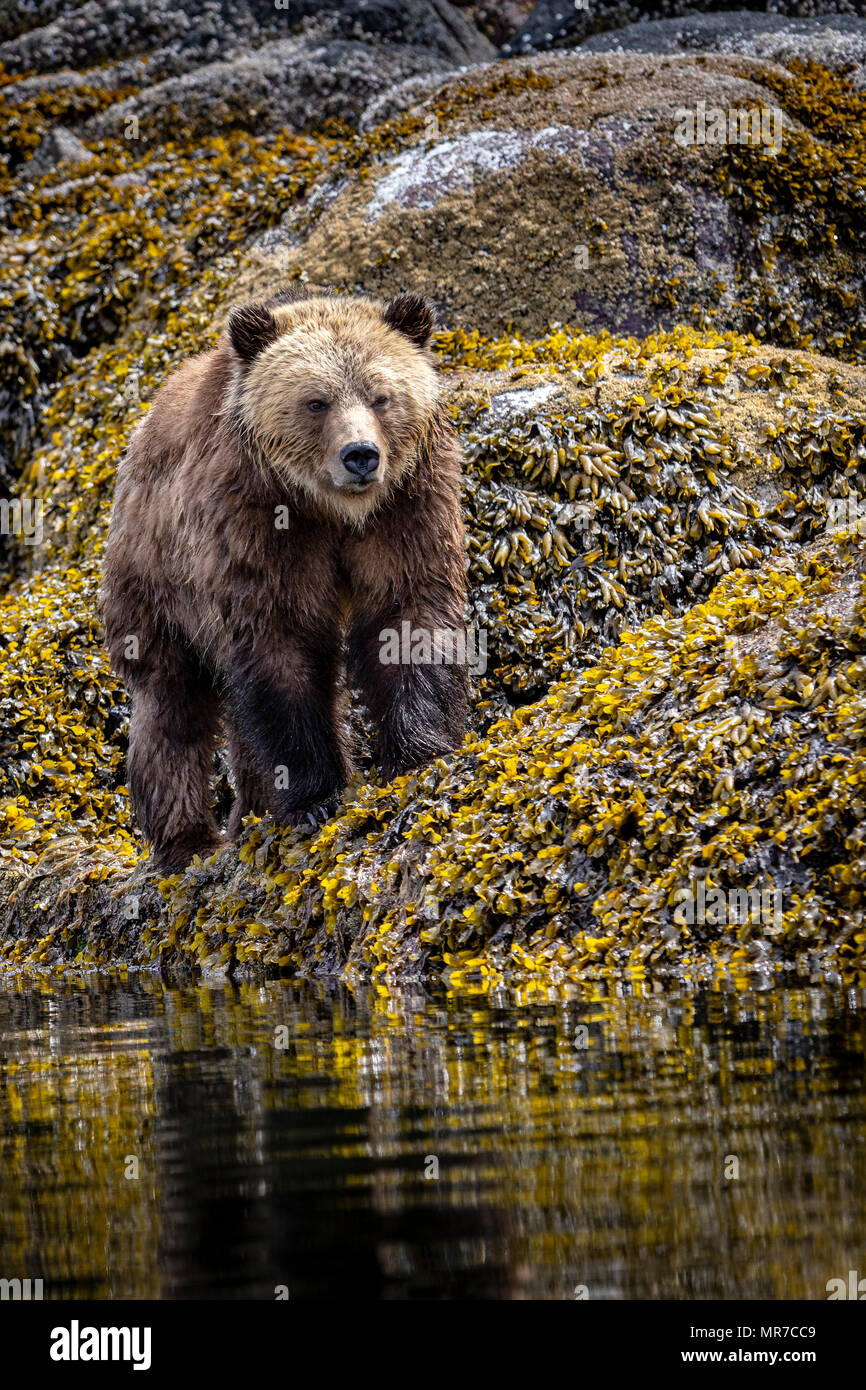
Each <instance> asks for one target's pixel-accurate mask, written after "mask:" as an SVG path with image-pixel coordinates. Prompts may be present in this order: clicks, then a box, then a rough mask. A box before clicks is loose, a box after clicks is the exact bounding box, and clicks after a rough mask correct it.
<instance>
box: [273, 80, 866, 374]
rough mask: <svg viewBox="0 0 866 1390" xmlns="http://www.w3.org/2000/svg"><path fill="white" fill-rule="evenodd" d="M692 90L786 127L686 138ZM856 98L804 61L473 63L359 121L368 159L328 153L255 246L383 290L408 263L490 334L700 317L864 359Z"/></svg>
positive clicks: (863, 222) (316, 276)
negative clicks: (369, 121)
mask: <svg viewBox="0 0 866 1390" xmlns="http://www.w3.org/2000/svg"><path fill="white" fill-rule="evenodd" d="M410 90H411V88H410ZM413 99H414V100H416V101H417V96H413ZM698 102H703V103H705V106H706V108H708V109H709V108H719V109H721V110H723V111H724V112H726V113H727V112H729V111H731V110H734V111H736V112H738V111H748V110H749V109H751V108H757V109H759V110H764V111H766V112H767V113H768V127H769V113H772V112H773V111H778V112H779V113H781V114H780V116H779V117H778V118H777V117H773V121H774V122H776V121H777V122H778V124H774V125H773V127H772V129H773V131H779V132H782V134H781V137H780V138H781V147H780V148H775V147H771V146H768V145H767V144H765V143H764V144H762V143H758V144H756V145H748V144H744V145H739V144H733V145H731V144H725V145H722V144H719V145H715V144H709V143H704V144H692V145H680V144H678V143H677V138H676V137H677V133H678V130H680V129H681V127H682V122H681V117H680V114H679V113H681V112H683V111H688V110H691V111H694V110H695V109H696V107H697V104H698ZM864 114H866V95H864V94H863V93H862V92H860V91H859V90H857V89H855V88H854V87H853V86H852V85H851V84H850V82H849V81H848V80H847V79H846V78H845V77H844V76H841V75H839V74H830V73H829V72H828V71H827V70H826V69H819V68H817V67H814V66H811V65H805V66H804V65H802V64H800V63H798V62H796V61H794V60H792V62H791V66H790V68H782V67H779V66H776V65H773V64H767V63H762V62H758V61H756V60H752V59H745V58H735V57H724V56H718V55H703V54H697V55H690V56H672V57H668V56H662V57H646V56H642V55H635V54H622V55H617V54H607V55H604V56H584V55H582V54H579V53H578V54H571V55H568V56H562V57H560V56H549V55H547V56H541V57H539V58H537V59H533V60H528V59H524V60H520V61H513V62H510V63H503V64H500V65H493V66H489V67H484V68H478V69H473V70H472V71H470V72H469V73H467V74H466V75H464V76H460V77H457V78H455V79H453V80H451V81H450V82H446V83H443V84H441V85H440V86H439V88H438V90H437V91H435V92H434V93H433V94H432V95H429V96H427V97H426V98H425V99H424V100H423V101H421V102H420V104H418V105H415V106H413V107H411V109H409V110H408V111H406V112H404V113H403V114H402V115H396V116H395V117H394V119H393V120H391V121H390V122H388V123H386V124H385V125H384V126H382V127H380V128H379V129H378V130H377V131H376V132H372V133H371V134H370V135H368V136H367V137H365V140H362V141H361V143H360V145H359V148H358V152H357V159H358V161H359V166H358V168H357V170H355V171H354V172H352V170H351V169H349V170H347V169H346V168H345V167H344V168H341V169H337V170H335V171H334V173H333V174H332V175H331V176H330V178H329V179H328V180H327V181H326V183H325V184H324V186H323V187H322V189H321V190H320V192H319V193H318V195H317V198H316V200H315V203H314V205H313V207H312V209H308V208H306V207H305V208H304V209H302V210H301V211H300V212H298V213H295V214H290V215H289V217H288V218H287V220H286V222H285V224H284V227H283V229H282V234H281V235H280V234H276V233H275V234H273V235H272V236H271V237H270V238H269V240H268V241H267V242H266V243H265V245H264V246H263V247H262V259H263V262H264V267H263V274H264V275H266V274H267V269H268V266H269V265H270V266H272V267H276V268H277V269H278V271H279V274H281V275H283V276H284V275H285V274H286V273H289V274H290V275H300V276H303V277H306V278H307V279H309V280H310V281H311V282H314V283H318V282H321V283H329V284H337V285H342V286H344V287H346V288H351V289H356V288H358V287H363V288H364V289H365V290H367V291H369V292H372V293H376V294H381V295H388V294H390V293H391V292H392V291H394V290H395V289H399V288H401V287H404V286H405V285H406V284H407V283H409V284H412V285H413V286H418V287H424V288H425V289H426V290H427V291H428V292H430V293H432V295H433V296H434V297H435V298H436V299H437V301H438V304H439V308H440V313H441V315H442V319H443V322H444V323H445V324H446V325H447V326H457V325H466V324H468V323H471V324H472V326H473V327H476V328H477V329H478V330H479V332H482V333H490V334H493V335H499V334H501V333H503V332H506V331H509V330H510V329H511V328H514V329H515V330H516V331H518V332H520V333H522V334H525V335H536V334H538V333H541V332H544V331H545V330H546V329H548V328H549V327H550V326H551V325H553V324H555V323H566V324H569V325H570V326H572V327H576V328H582V329H585V330H587V331H596V332H597V331H600V330H603V329H607V330H610V331H611V332H620V333H637V334H641V335H643V334H645V333H648V332H650V331H651V330H652V329H653V328H654V327H656V326H658V325H661V326H663V327H671V326H673V325H674V324H675V323H677V322H681V321H686V322H691V323H693V324H695V325H696V326H699V327H704V328H710V327H712V328H716V329H718V330H720V331H723V330H727V329H733V330H737V331H751V332H755V333H757V334H758V335H759V336H761V337H762V338H767V339H771V340H772V341H775V342H778V343H781V344H782V345H790V346H799V347H811V348H813V349H814V348H819V349H821V350H827V351H830V352H831V353H832V354H833V355H835V356H845V357H848V358H858V357H860V356H862V354H863V351H864V345H866V319H864V312H866V311H864V308H863V305H862V296H861V295H860V285H861V283H862V277H863V274H864V269H866V219H864V218H863V181H864V177H866V122H864ZM737 128H738V127H737ZM774 138H775V137H774ZM843 140H844V146H843V145H842V141H843ZM347 175H348V177H347Z"/></svg>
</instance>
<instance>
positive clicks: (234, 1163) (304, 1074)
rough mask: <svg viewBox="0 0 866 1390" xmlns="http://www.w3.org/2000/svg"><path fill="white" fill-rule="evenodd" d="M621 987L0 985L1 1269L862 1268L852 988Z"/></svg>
mask: <svg viewBox="0 0 866 1390" xmlns="http://www.w3.org/2000/svg"><path fill="white" fill-rule="evenodd" d="M636 990H637V992H635V993H633V994H631V995H627V996H625V997H623V996H621V995H620V996H619V997H618V996H617V995H616V994H615V993H611V994H609V995H605V994H604V993H603V992H601V993H599V994H598V997H595V998H592V997H590V996H589V995H587V997H585V998H577V997H575V998H573V999H571V1000H545V999H543V998H539V999H535V998H531V997H530V998H521V997H520V996H518V997H516V998H515V997H513V996H512V997H510V998H506V997H504V996H503V997H502V998H498V999H497V1000H495V1001H490V1000H488V999H485V998H484V997H478V998H471V997H470V998H463V999H455V998H450V997H446V996H445V995H442V996H441V997H435V996H430V995H423V994H418V995H406V996H401V997H400V998H397V999H389V998H388V997H386V996H385V995H384V994H380V993H377V992H376V991H375V990H372V991H358V992H355V993H354V994H353V993H350V992H349V991H348V990H346V989H344V988H342V987H338V986H332V985H311V984H298V983H285V982H274V983H270V984H267V985H265V986H263V987H257V986H242V987H238V988H234V987H232V986H230V985H225V986H224V985H220V986H219V987H207V986H200V987H195V988H182V989H177V988H175V989H173V988H166V987H164V986H163V985H161V984H160V983H159V982H157V981H154V980H150V979H145V980H143V981H140V980H135V981H126V982H106V981H105V979H101V980H99V981H96V980H93V981H89V982H86V983H79V984H78V985H72V984H65V985H59V986H58V985H56V984H54V985H50V986H49V985H47V984H40V985H34V983H33V982H32V980H31V981H29V982H26V983H25V982H22V983H21V984H19V985H10V984H9V983H8V982H7V983H6V984H5V985H3V986H2V987H0V1054H2V1059H0V1082H2V1086H0V1196H2V1204H0V1277H6V1278H14V1277H19V1278H42V1279H43V1281H44V1293H45V1297H46V1298H71V1297H79V1298H100V1299H101V1298H108V1297H115V1298H133V1297H134V1298H189V1297H208V1298H214V1297H216V1298H258V1299H273V1298H274V1297H275V1290H277V1289H278V1288H280V1287H282V1288H284V1289H285V1290H286V1291H287V1292H288V1293H289V1295H290V1297H291V1298H293V1299H294V1298H303V1297H309V1296H324V1297H328V1298H339V1299H345V1298H363V1299H367V1298H371V1297H372V1298H388V1299H391V1298H413V1297H470V1298H509V1299H510V1298H536V1297H546V1298H555V1299H571V1298H574V1297H575V1291H576V1290H578V1289H580V1288H581V1287H584V1288H585V1289H586V1291H587V1293H588V1294H589V1296H590V1297H591V1298H610V1299H621V1298H675V1299H681V1298H703V1297H722V1298H736V1299H739V1298H749V1297H757V1298H785V1297H788V1298H826V1284H827V1281H828V1279H831V1278H835V1277H843V1278H847V1272H848V1270H849V1269H858V1270H860V1271H861V1272H862V1273H863V1274H866V1212H864V1199H863V1192H864V1178H866V1092H864V1053H866V992H864V991H862V990H848V991H846V990H843V989H841V988H840V989H833V988H823V987H822V988H818V987H806V988H791V989H781V988H777V989H773V990H769V991H765V992H761V993H750V992H747V991H740V992H737V991H734V990H733V989H727V990H720V991H700V992H696V993H693V994H688V993H685V992H682V993H677V992H676V991H665V992H654V991H653V990H652V988H651V987H650V986H646V985H645V986H641V987H636ZM280 1029H283V1030H284V1032H283V1033H280V1032H279V1030H280ZM583 1029H586V1030H587V1031H586V1033H585V1034H584V1032H582V1031H581V1030H583ZM283 1041H284V1042H285V1043H286V1045H285V1047H279V1046H276V1045H275V1044H276V1043H279V1042H283ZM437 1165H438V1177H437V1176H435V1173H436V1170H437ZM737 1167H738V1170H739V1176H738V1177H737V1176H735V1172H736V1170H737ZM136 1172H137V1176H136V1175H135V1174H136Z"/></svg>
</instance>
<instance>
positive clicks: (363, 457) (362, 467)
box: [340, 439, 379, 478]
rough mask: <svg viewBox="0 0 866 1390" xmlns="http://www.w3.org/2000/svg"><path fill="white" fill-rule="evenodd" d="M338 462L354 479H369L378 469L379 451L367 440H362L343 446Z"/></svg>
mask: <svg viewBox="0 0 866 1390" xmlns="http://www.w3.org/2000/svg"><path fill="white" fill-rule="evenodd" d="M340 462H341V463H342V464H343V467H344V468H348V470H349V472H350V473H354V474H355V477H356V478H369V476H370V474H371V473H375V472H376V469H377V468H378V467H379V450H378V449H377V448H376V445H375V444H371V443H370V441H369V439H362V440H360V441H359V442H358V443H357V444H345V445H344V446H343V448H342V449H341V450H340Z"/></svg>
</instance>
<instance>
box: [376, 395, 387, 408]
mask: <svg viewBox="0 0 866 1390" xmlns="http://www.w3.org/2000/svg"><path fill="white" fill-rule="evenodd" d="M387 404H388V397H387V396H377V397H376V399H375V400H374V402H373V409H374V410H382V409H384V407H385V406H386V405H387Z"/></svg>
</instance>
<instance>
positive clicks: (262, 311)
mask: <svg viewBox="0 0 866 1390" xmlns="http://www.w3.org/2000/svg"><path fill="white" fill-rule="evenodd" d="M279 336H280V330H279V326H278V324H277V321H276V319H275V318H274V316H273V314H272V313H271V311H270V309H269V308H268V306H267V305H266V304H259V303H255V302H254V303H252V304H242V305H241V306H240V308H238V309H232V311H231V313H230V314H229V337H230V338H231V342H232V347H233V348H234V350H235V352H236V353H237V355H238V357H240V358H242V359H243V361H244V362H252V361H253V359H254V358H255V357H258V355H259V353H260V352H262V351H263V350H264V349H265V348H266V347H267V346H268V343H272V342H273V341H274V339H275V338H278V337H279Z"/></svg>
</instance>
